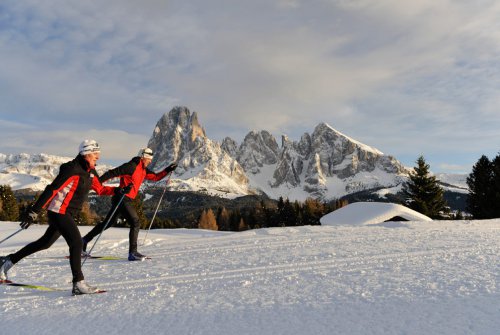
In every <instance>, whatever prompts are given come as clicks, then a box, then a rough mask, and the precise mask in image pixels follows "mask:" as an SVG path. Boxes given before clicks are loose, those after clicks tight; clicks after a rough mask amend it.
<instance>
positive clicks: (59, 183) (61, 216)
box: [0, 140, 122, 295]
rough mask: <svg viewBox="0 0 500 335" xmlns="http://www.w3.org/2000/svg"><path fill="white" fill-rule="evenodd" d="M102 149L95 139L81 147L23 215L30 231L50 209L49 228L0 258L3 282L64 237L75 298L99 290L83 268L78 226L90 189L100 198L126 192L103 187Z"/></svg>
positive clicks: (61, 167) (86, 141)
mask: <svg viewBox="0 0 500 335" xmlns="http://www.w3.org/2000/svg"><path fill="white" fill-rule="evenodd" d="M100 152H101V149H100V148H99V144H97V142H96V141H94V140H85V141H83V142H82V143H81V144H80V147H79V154H78V155H77V156H76V158H75V159H73V160H72V161H69V162H67V163H64V164H62V165H61V166H60V168H59V174H58V175H57V177H56V178H55V179H54V181H53V182H52V183H51V184H50V185H48V186H47V187H46V188H45V190H44V191H43V193H42V194H41V195H40V197H39V198H38V200H37V201H36V202H35V204H34V205H33V206H31V207H28V208H27V209H26V211H25V212H24V213H23V215H22V216H21V228H23V229H27V228H28V227H29V226H30V225H31V224H32V223H34V222H35V221H36V220H37V217H38V214H39V213H40V211H41V210H42V208H46V209H47V215H48V221H49V227H48V228H47V230H46V231H45V233H44V234H43V236H42V237H40V238H39V239H38V240H36V241H34V242H31V243H30V244H28V245H26V246H25V247H23V248H22V249H20V250H19V251H17V252H16V253H14V254H10V255H8V256H5V257H0V279H2V280H6V279H7V271H9V269H10V268H11V267H12V266H13V265H14V264H16V263H17V262H19V261H20V260H21V259H23V258H24V257H26V256H29V255H31V254H33V253H35V252H37V251H40V250H44V249H47V248H49V247H50V246H51V245H52V244H54V242H55V241H56V240H57V239H58V238H59V237H60V236H61V235H62V236H63V237H64V239H65V240H66V243H67V244H68V246H69V263H70V266H71V272H72V274H73V290H72V294H73V295H79V294H88V293H96V292H98V291H99V290H98V289H97V288H96V287H92V286H90V285H88V284H87V283H86V282H85V281H84V277H83V273H82V267H81V250H82V237H81V235H80V231H79V230H78V227H77V225H76V223H75V219H74V217H75V215H77V214H79V213H80V212H81V209H82V205H83V203H84V202H85V201H86V200H87V196H88V193H89V191H90V189H93V190H94V191H96V192H97V194H99V195H113V194H115V193H120V192H122V190H121V189H119V188H113V187H108V186H103V185H102V184H101V182H100V180H99V176H98V175H97V173H96V171H95V164H96V161H97V160H98V159H99V156H100Z"/></svg>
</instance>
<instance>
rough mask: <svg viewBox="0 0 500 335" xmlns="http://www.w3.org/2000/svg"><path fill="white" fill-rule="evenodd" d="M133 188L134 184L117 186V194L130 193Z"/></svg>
mask: <svg viewBox="0 0 500 335" xmlns="http://www.w3.org/2000/svg"><path fill="white" fill-rule="evenodd" d="M131 189H132V184H128V185H127V186H125V187H115V194H117V195H124V194H128V193H129V192H130V190H131Z"/></svg>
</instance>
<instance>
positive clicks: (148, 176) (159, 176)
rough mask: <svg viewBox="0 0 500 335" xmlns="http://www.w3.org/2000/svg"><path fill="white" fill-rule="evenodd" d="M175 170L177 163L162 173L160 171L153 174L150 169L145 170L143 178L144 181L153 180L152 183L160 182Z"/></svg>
mask: <svg viewBox="0 0 500 335" xmlns="http://www.w3.org/2000/svg"><path fill="white" fill-rule="evenodd" d="M176 168H177V163H172V164H170V165H169V166H167V167H166V168H165V169H164V170H163V171H160V172H158V173H154V172H153V171H151V170H150V169H147V168H146V177H145V179H148V180H153V181H158V180H161V179H162V178H163V177H165V176H166V175H167V174H168V173H170V172H173V171H174V170H175V169H176Z"/></svg>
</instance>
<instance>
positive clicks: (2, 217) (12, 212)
mask: <svg viewBox="0 0 500 335" xmlns="http://www.w3.org/2000/svg"><path fill="white" fill-rule="evenodd" d="M17 220H19V206H18V204H17V200H16V198H15V197H14V193H13V192H12V189H11V188H10V186H9V185H0V221H17Z"/></svg>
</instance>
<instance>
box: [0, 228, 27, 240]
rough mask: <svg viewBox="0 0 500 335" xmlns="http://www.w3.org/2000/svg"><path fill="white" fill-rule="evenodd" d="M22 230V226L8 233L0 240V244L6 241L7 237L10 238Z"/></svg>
mask: <svg viewBox="0 0 500 335" xmlns="http://www.w3.org/2000/svg"><path fill="white" fill-rule="evenodd" d="M22 230H24V229H23V228H19V230H17V231H15V232H14V233H12V234H10V235H9V236H7V237H6V238H4V239H3V240H1V241H0V244H2V243H3V242H5V241H7V240H8V239H9V238H11V237H12V236H14V235H16V234H17V233H20V232H21V231H22Z"/></svg>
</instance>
